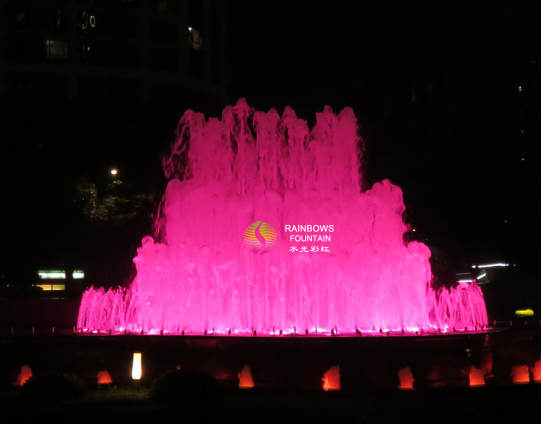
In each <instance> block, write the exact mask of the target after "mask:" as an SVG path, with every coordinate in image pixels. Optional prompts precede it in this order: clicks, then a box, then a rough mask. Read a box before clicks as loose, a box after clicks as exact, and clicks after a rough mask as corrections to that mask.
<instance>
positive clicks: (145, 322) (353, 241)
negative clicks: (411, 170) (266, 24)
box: [77, 100, 487, 334]
mask: <svg viewBox="0 0 541 424" xmlns="http://www.w3.org/2000/svg"><path fill="white" fill-rule="evenodd" d="M362 151H363V149H362V144H361V140H360V138H359V136H358V134H357V121H356V118H355V116H354V114H353V111H352V110H351V109H349V108H346V109H344V110H343V111H342V112H340V113H339V114H338V115H335V114H334V113H333V112H332V111H331V109H330V108H325V110H324V111H323V112H321V113H318V114H317V123H316V125H315V126H314V128H313V129H312V130H309V129H308V125H307V123H306V122H305V121H303V120H300V119H298V118H297V117H296V115H295V112H294V111H293V110H292V109H290V108H286V110H285V112H284V114H283V116H282V117H280V116H279V115H278V113H277V112H276V111H275V110H271V111H269V112H268V113H264V112H255V111H253V110H252V109H251V108H249V107H248V105H247V104H246V102H245V101H244V100H240V101H239V102H238V103H237V105H236V106H234V107H227V108H226V109H225V110H224V112H223V117H222V119H221V120H218V119H214V118H212V119H209V120H205V117H204V116H203V115H202V114H200V113H194V112H192V111H187V112H186V113H185V114H184V116H183V117H182V119H181V121H180V123H179V126H178V134H177V139H176V141H175V143H174V144H173V146H172V152H171V155H170V156H169V157H168V158H167V159H166V160H164V169H165V173H166V176H167V177H168V178H170V182H169V185H168V187H167V190H166V193H165V196H164V199H163V204H162V206H163V207H162V209H161V212H160V214H159V218H158V219H157V221H156V230H157V231H156V234H157V239H153V238H152V237H150V236H149V237H145V238H144V239H143V242H142V247H141V248H139V249H138V254H137V257H136V258H135V259H134V261H135V264H136V266H137V276H136V278H135V280H134V281H133V283H132V285H131V287H129V288H128V289H122V288H121V289H118V290H109V291H104V290H103V289H94V288H91V289H89V290H87V291H86V292H85V294H84V296H83V299H82V302H81V307H80V311H79V318H78V324H77V327H78V329H80V330H82V331H88V332H93V331H98V330H99V331H101V332H104V331H112V332H115V333H117V332H137V333H141V332H143V333H145V334H149V333H150V334H153V333H161V332H164V333H175V334H180V333H182V334H203V333H205V334H207V332H214V333H217V334H243V333H248V332H250V333H252V332H253V331H254V330H255V331H256V332H257V333H262V334H278V333H279V334H282V332H283V333H284V334H288V333H293V332H295V333H301V334H304V333H305V332H306V331H308V332H310V333H314V332H317V333H322V334H327V333H330V332H331V331H332V330H335V331H338V332H339V333H341V334H344V333H354V332H355V331H356V330H357V331H362V332H363V333H364V332H373V331H379V330H383V331H391V332H393V331H400V332H414V331H419V330H421V329H424V330H430V329H439V330H440V331H446V330H447V329H451V328H456V329H460V330H463V329H467V330H475V329H478V328H479V329H480V328H482V327H484V326H486V325H487V314H486V308H485V303H484V299H483V295H482V292H481V290H480V288H479V287H478V286H477V285H475V284H471V285H467V284H462V285H460V286H459V287H457V288H454V289H451V290H446V289H440V290H439V291H438V292H435V291H434V290H433V289H432V288H431V286H430V283H431V280H432V273H431V269H430V263H429V258H430V250H429V249H428V247H427V246H425V245H424V244H422V243H418V242H411V243H408V244H406V243H405V242H404V238H403V235H404V233H405V232H406V231H407V226H406V224H404V222H403V220H402V214H403V212H404V203H403V200H402V191H401V190H400V188H399V187H397V186H394V185H392V184H391V183H390V182H389V181H387V180H385V181H383V182H382V183H377V184H375V185H374V187H373V188H372V189H371V190H368V191H365V192H361V175H360V172H359V167H360V160H361V155H362ZM260 221H262V222H265V223H268V224H269V225H270V226H272V227H273V228H274V229H275V230H276V233H277V243H276V246H274V248H273V249H272V250H271V251H268V250H269V249H266V251H265V253H266V254H254V252H253V251H251V249H249V248H248V247H247V246H246V244H245V243H244V242H243V236H244V233H245V231H246V230H247V228H249V227H250V226H251V225H252V224H254V223H257V222H260ZM286 225H289V226H293V225H295V226H298V225H332V226H333V229H334V231H333V233H332V239H331V240H332V241H330V242H328V243H326V245H327V247H328V249H327V250H328V251H321V250H319V251H317V252H301V251H298V252H295V251H292V250H294V249H292V246H293V245H294V243H293V242H291V240H290V233H286V230H285V228H286ZM256 231H257V232H258V234H257V236H258V237H259V238H260V239H261V238H262V241H263V242H264V237H263V236H262V235H261V234H260V233H259V228H256ZM304 244H305V245H307V246H308V248H309V247H310V245H314V244H315V245H318V246H320V245H321V244H322V243H310V242H307V243H304ZM252 250H253V249H252ZM267 251H268V252H267ZM260 253H263V251H261V252H260Z"/></svg>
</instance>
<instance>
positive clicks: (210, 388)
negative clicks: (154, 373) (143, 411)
mask: <svg viewBox="0 0 541 424" xmlns="http://www.w3.org/2000/svg"><path fill="white" fill-rule="evenodd" d="M220 396H221V386H220V384H219V383H218V382H217V381H216V380H214V378H212V377H211V376H209V375H208V374H205V373H203V372H200V371H193V370H176V371H170V372H168V373H165V374H164V375H162V376H161V377H158V378H157V379H156V380H154V382H153V383H152V388H151V389H150V393H149V398H150V399H151V400H153V401H155V402H159V403H166V404H169V405H178V406H181V405H184V406H185V405H190V404H193V403H194V402H197V403H199V402H215V401H217V400H219V398H220Z"/></svg>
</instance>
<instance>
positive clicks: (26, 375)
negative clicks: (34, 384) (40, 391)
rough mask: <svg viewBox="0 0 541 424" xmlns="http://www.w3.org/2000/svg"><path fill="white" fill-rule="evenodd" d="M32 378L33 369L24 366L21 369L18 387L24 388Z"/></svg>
mask: <svg viewBox="0 0 541 424" xmlns="http://www.w3.org/2000/svg"><path fill="white" fill-rule="evenodd" d="M30 377H32V368H30V366H29V365H23V366H22V367H21V373H20V374H19V376H18V377H17V386H22V385H23V384H24V383H26V382H27V381H28V380H30Z"/></svg>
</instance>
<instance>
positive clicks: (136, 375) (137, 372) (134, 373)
mask: <svg viewBox="0 0 541 424" xmlns="http://www.w3.org/2000/svg"><path fill="white" fill-rule="evenodd" d="M141 357H142V354H141V353H134V354H133V365H132V369H131V378H133V379H134V380H141V376H142V375H143V366H142V364H141Z"/></svg>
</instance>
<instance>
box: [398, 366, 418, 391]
mask: <svg viewBox="0 0 541 424" xmlns="http://www.w3.org/2000/svg"><path fill="white" fill-rule="evenodd" d="M398 379H399V380H400V385H399V386H398V388H399V389H400V390H413V382H414V381H415V380H414V378H413V373H412V372H411V369H410V367H406V368H402V369H401V370H398Z"/></svg>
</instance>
